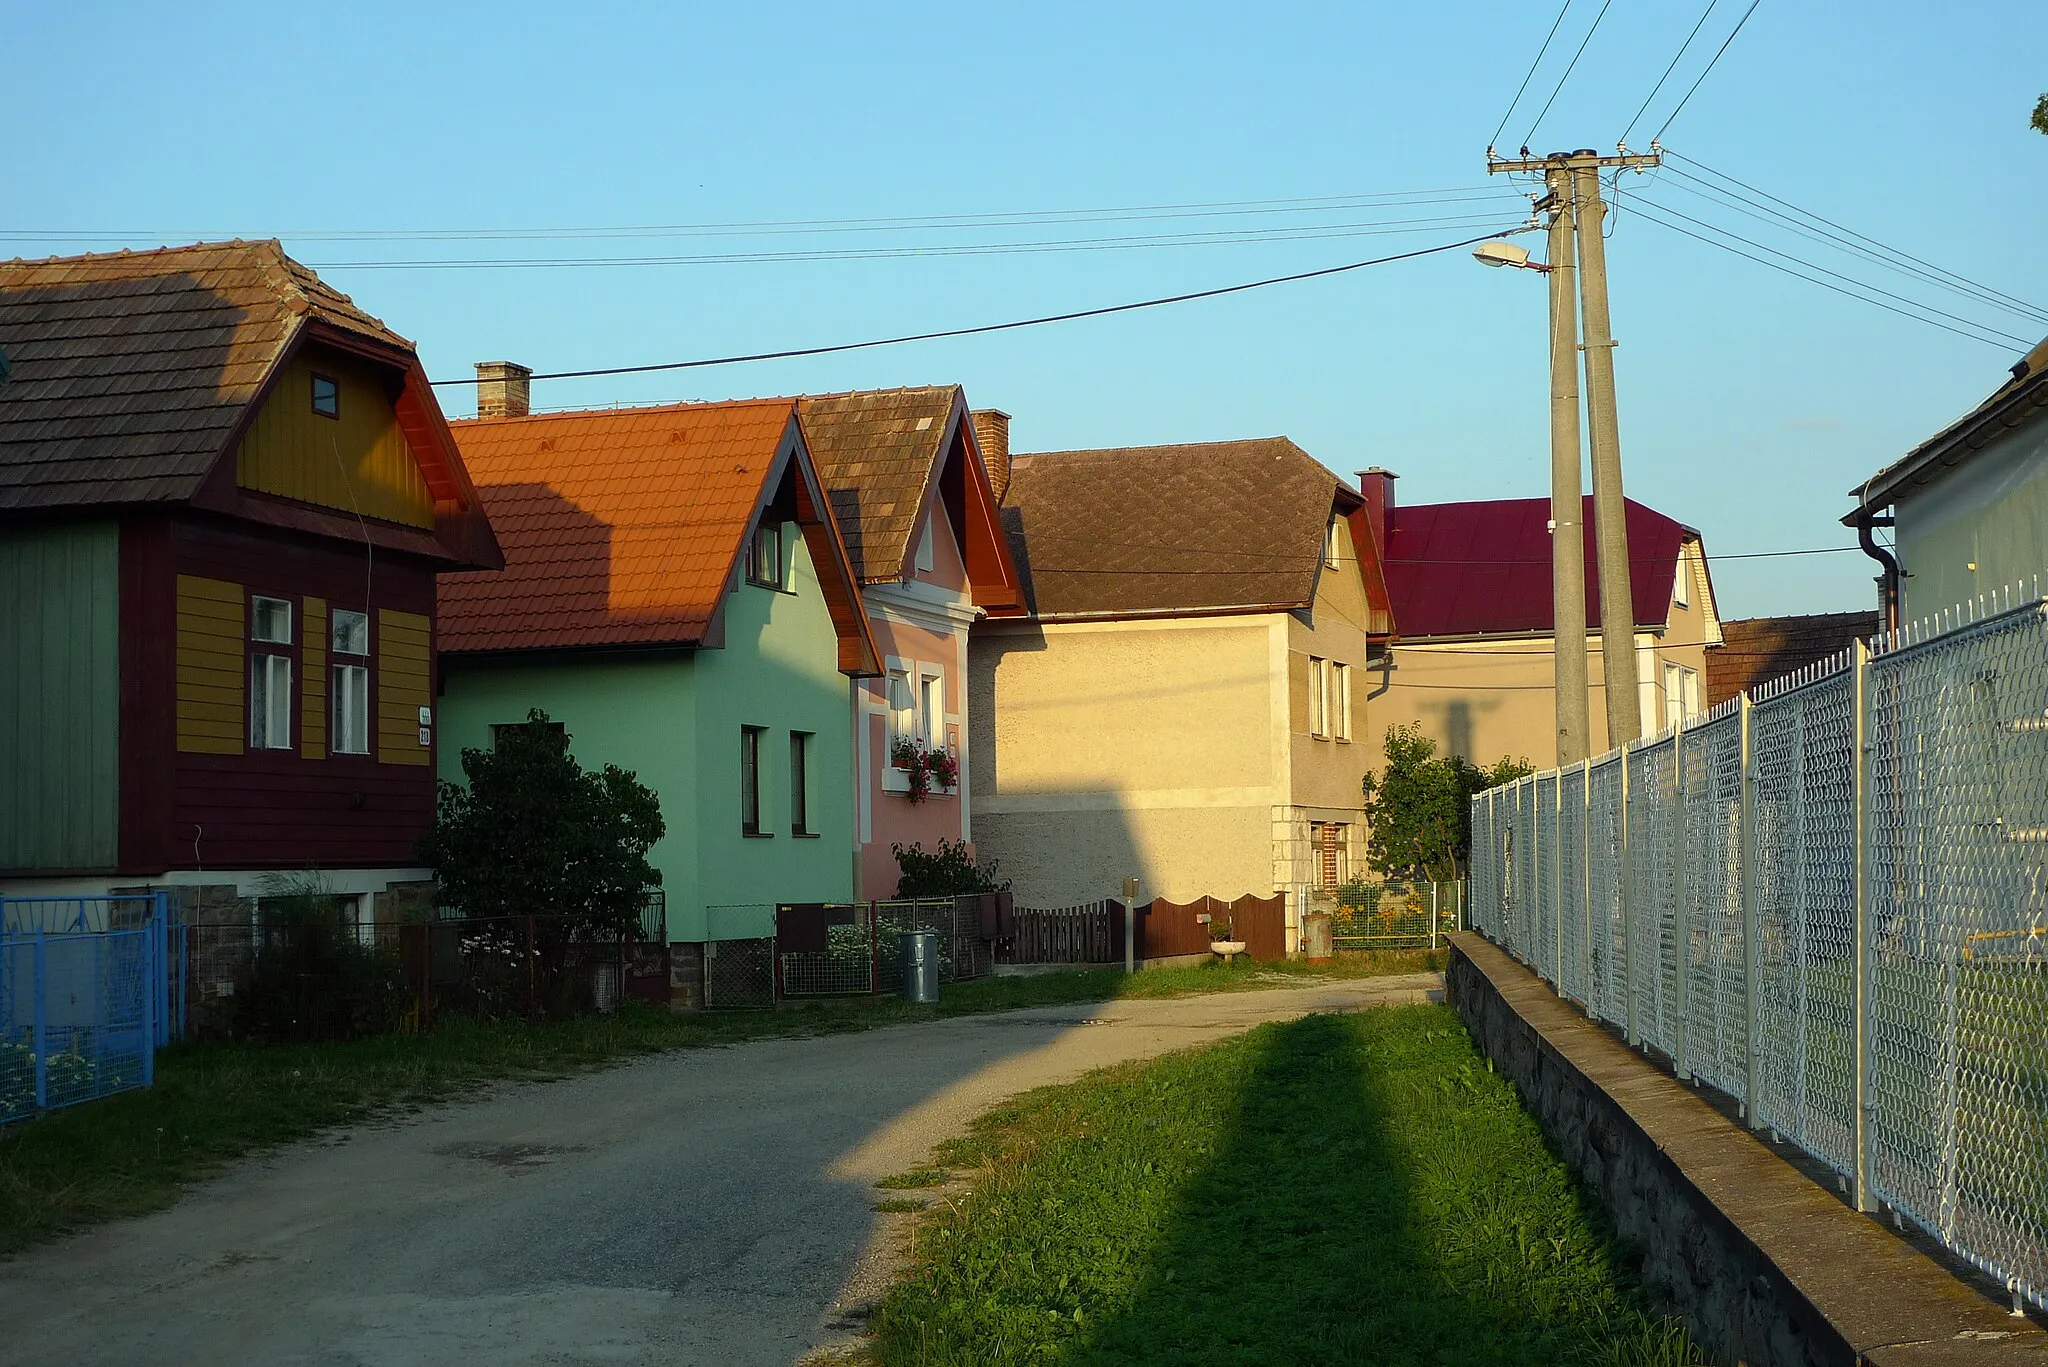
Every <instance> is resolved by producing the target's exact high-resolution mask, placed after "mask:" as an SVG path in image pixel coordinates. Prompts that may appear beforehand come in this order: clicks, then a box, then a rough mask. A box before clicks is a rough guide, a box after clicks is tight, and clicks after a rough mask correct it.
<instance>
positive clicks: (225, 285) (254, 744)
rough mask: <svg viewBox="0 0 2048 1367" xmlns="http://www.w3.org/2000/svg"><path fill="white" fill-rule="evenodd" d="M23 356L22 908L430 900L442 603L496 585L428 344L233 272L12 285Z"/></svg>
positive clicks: (14, 568)
mask: <svg viewBox="0 0 2048 1367" xmlns="http://www.w3.org/2000/svg"><path fill="white" fill-rule="evenodd" d="M0 352H4V353H5V356H6V365H5V367H4V368H0V373H4V374H5V375H6V376H7V378H6V379H5V380H4V381H0V602H4V603H5V604H6V605H7V606H6V610H5V611H4V612H0V754H4V755H5V760H4V762H0V889H4V890H7V891H11V892H16V893H19V892H24V891H53V892H91V891H104V890H106V889H107V888H109V887H114V886H135V885H146V884H147V885H157V886H174V887H182V888H189V889H200V888H204V889H210V890H213V891H214V892H216V893H219V894H221V895H226V896H236V897H247V896H254V895H258V894H260V892H261V890H262V887H263V886H264V884H265V881H266V877H274V876H275V875H276V874H277V873H278V872H279V871H284V870H305V869H318V870H320V871H321V876H322V877H323V878H325V879H327V880H328V884H329V886H330V887H331V889H332V890H333V891H335V892H336V893H340V894H354V895H356V896H359V897H361V898H362V899H364V904H365V908H366V909H367V908H368V906H369V902H370V899H371V898H372V897H373V896H374V895H376V894H378V893H383V892H387V891H388V890H389V889H390V888H392V887H393V886H394V885H398V884H417V883H418V882H419V881H420V880H422V879H424V878H425V877H426V876H427V875H426V871H425V870H423V869H420V868H418V867H416V859H415V857H414V853H413V847H414V843H415V842H416V841H417V840H418V838H419V837H420V835H421V834H423V833H424V832H425V831H426V830H427V829H428V827H429V825H430V823H431V821H432V817H433V809H434V779H435V763H434V759H435V740H434V737H435V726H434V715H433V708H434V682H435V680H434V673H435V662H434V654H433V638H434V611H435V577H436V576H437V575H439V574H441V573H443V572H446V571H451V570H471V569H495V568H498V567H499V566H500V565H501V564H502V558H501V556H500V555H499V551H498V546H497V542H496V541H495V539H494V538H493V536H492V533H491V529H490V526H489V524H488V522H487V521H486V520H485V517H484V513H483V509H482V506H481V505H480V503H479V502H478V499H477V496H476V493H475V490H474V489H473V488H472V487H471V485H470V482H469V478H468V476H467V475H466V474H465V473H464V470H463V466H462V461H461V457H460V455H459V454H458V451H457V448H456V445H455V442H454V439H453V438H452V437H451V436H450V434H449V431H448V426H447V423H446V421H445V420H444V418H443V417H442V414H441V410H440V407H439V405H438V404H437V403H436V401H435V398H434V394H433V391H432V389H430V388H429V387H428V384H427V379H426V376H425V374H424V372H423V371H422V370H421V368H420V363H419V361H418V359H417V357H416V356H415V355H414V352H413V348H412V345H411V343H409V342H407V341H406V340H405V339H404V338H402V337H400V336H398V335H397V334H396V333H393V332H392V331H390V330H389V329H388V328H386V327H385V326H384V325H383V324H382V323H380V322H378V321H377V320H376V319H375V318H372V317H370V316H369V315H368V314H366V313H364V312H362V311H361V310H360V309H358V308H356V307H355V306H354V305H353V304H352V303H351V302H350V301H349V299H348V298H347V297H346V296H344V295H342V294H340V293H338V292H336V291H335V290H333V289H331V288H329V287H328V286H326V285H324V284H322V283H321V281H320V280H319V279H318V278H317V277H316V276H314V274H313V273H312V272H311V271H309V270H307V269H306V268H304V267H303V266H300V265H299V264H297V263H296V262H294V261H292V260H291V259H290V258H289V257H287V256H286V255H285V254H284V252H283V250H282V249H281V248H280V247H279V246H278V244H277V243H275V242H231V243H212V244H202V245H199V246H192V247H182V248H174V249H167V250H163V251H155V252H147V253H140V254H134V253H128V252H122V253H118V254H106V255H91V256H78V257H65V258H56V259H51V260H45V261H14V262H8V263H4V264H0ZM199 900H202V901H203V900H204V899H203V898H200V899H199Z"/></svg>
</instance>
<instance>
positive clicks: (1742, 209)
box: [1666, 166, 2048, 323]
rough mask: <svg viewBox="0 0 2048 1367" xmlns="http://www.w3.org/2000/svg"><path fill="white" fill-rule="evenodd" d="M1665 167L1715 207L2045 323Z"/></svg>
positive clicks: (2015, 303)
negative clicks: (1729, 210) (1688, 182)
mask: <svg viewBox="0 0 2048 1367" xmlns="http://www.w3.org/2000/svg"><path fill="white" fill-rule="evenodd" d="M1666 169H1668V170H1669V171H1670V172H1671V174H1672V175H1674V176H1677V177H1679V179H1677V180H1674V181H1672V182H1670V184H1671V187H1672V188H1673V189H1676V190H1679V191H1682V192H1683V193H1685V194H1688V195H1692V196H1693V197H1694V198H1696V199H1703V200H1705V201H1706V202H1707V203H1709V204H1712V205H1714V206H1716V207H1717V208H1723V209H1733V210H1734V211H1735V212H1736V213H1739V214H1741V215H1743V216H1744V217H1745V218H1751V219H1755V220H1756V221H1757V222H1759V223H1762V224H1764V225H1765V226H1767V227H1772V228H1776V229H1779V230H1780V231H1782V232H1790V233H1795V234H1797V235H1798V236H1800V237H1804V238H1806V239H1807V240H1808V241H1810V242H1814V243H1817V244H1819V245H1821V246H1824V247H1832V248H1834V249H1835V250H1836V251H1840V252H1846V253H1848V254H1849V255H1852V256H1855V257H1857V258H1858V259H1859V260H1863V261H1867V262H1869V263H1870V264H1871V265H1873V266H1878V267H1880V268H1882V269H1884V270H1887V271H1890V272H1892V273H1893V274H1894V275H1900V276H1904V277H1906V278H1907V279H1911V280H1918V281H1920V282H1921V283H1922V284H1927V285H1932V286H1934V287H1935V288H1936V289H1940V290H1944V291H1946V292H1948V293H1950V294H1953V295H1955V296H1956V297H1957V298H1960V299H1968V300H1969V301H1970V302H1972V303H1975V304H1986V305H1989V306H1990V307H1992V308H1995V309H1998V310H2000V311H2001V312H2004V313H2010V314H2013V315H2015V316H2016V317H2020V318H2025V319H2027V320H2029V321H2030V322H2042V323H2048V309H2041V308H2036V307H2035V306H2034V305H2031V304H2028V303H2026V302H2024V301H2020V300H2013V299H2011V298H2010V297H2009V296H2005V295H2001V294H1999V293H1998V292H1997V291H1995V290H1991V289H1987V288H1982V287H1979V286H1977V285H1975V284H1971V283H1967V282H1966V283H1963V284H1958V283H1956V282H1955V281H1953V280H1951V279H1948V278H1946V273H1945V272H1943V271H1941V270H1940V268H1938V267H1935V268H1929V269H1926V270H1922V269H1921V268H1919V267H1918V266H1912V265H1908V264H1906V263H1905V262H1903V261H1899V260H1896V259H1894V258H1893V257H1890V256H1887V255H1885V254H1884V252H1882V251H1879V250H1876V249H1874V248H1871V247H1866V246H1864V245H1863V244H1862V243H1860V242H1857V241H1855V240H1854V239H1853V238H1850V237H1846V236H1843V235H1842V234H1840V233H1834V232H1830V231H1828V230H1827V229H1825V228H1817V227H1814V226H1813V225H1811V224H1809V223H1805V222H1802V221H1800V220H1799V219H1797V218H1795V217H1793V216H1792V215H1791V214H1788V213H1785V212H1783V211H1782V210H1778V209H1773V208H1771V207H1770V206H1769V205H1767V204H1759V203H1758V202H1756V201H1755V200H1752V199H1749V198H1746V197H1745V196H1742V195H1740V194H1737V193H1735V192H1733V191H1730V190H1726V189H1723V188H1722V187H1721V186H1719V185H1716V184H1714V183H1713V182H1712V181H1709V180H1705V179H1702V178H1701V177H1699V176H1695V175H1692V174H1690V173H1688V172H1686V171H1683V170H1681V169H1679V168H1678V167H1676V166H1672V167H1667V168H1666ZM1687 181H1690V182H1692V183H1691V184H1686V183H1685V182H1687Z"/></svg>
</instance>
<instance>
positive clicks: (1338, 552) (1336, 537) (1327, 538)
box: [1323, 517, 1344, 570]
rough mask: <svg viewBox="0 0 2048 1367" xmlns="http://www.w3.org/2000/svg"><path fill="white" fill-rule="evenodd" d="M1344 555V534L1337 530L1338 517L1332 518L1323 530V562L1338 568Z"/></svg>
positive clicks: (1332, 567)
mask: <svg viewBox="0 0 2048 1367" xmlns="http://www.w3.org/2000/svg"><path fill="white" fill-rule="evenodd" d="M1343 556H1344V534H1343V533H1342V532H1340V531H1338V530H1337V519H1336V518H1334V517H1333V518H1331V519H1330V525H1329V527H1328V528H1326V529H1325V530H1324V532H1323V563H1324V564H1325V565H1328V566H1329V567H1330V568H1331V569H1333V570H1334V569H1336V568H1337V566H1338V564H1339V563H1340V562H1341V561H1342V560H1343Z"/></svg>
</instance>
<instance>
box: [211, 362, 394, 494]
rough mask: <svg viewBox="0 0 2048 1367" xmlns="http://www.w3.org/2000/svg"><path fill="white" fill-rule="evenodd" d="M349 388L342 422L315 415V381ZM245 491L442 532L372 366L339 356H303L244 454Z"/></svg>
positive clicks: (240, 460)
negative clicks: (319, 379)
mask: <svg viewBox="0 0 2048 1367" xmlns="http://www.w3.org/2000/svg"><path fill="white" fill-rule="evenodd" d="M315 375H321V376H325V377H326V378H328V379H331V380H333V381H335V382H336V383H337V384H338V385H340V387H341V405H340V416H339V417H335V418H328V417H323V416H321V415H320V414H318V413H315V412H314V411H313V377H314V376H315ZM235 479H236V482H237V483H239V484H240V485H241V486H242V487H243V488H245V489H257V490H261V491H262V492H264V493H267V494H278V495H281V496H283V497H285V498H293V499H298V500H299V501H300V502H303V503H317V504H319V505H320V506H321V507H323V508H334V509H337V510H339V511H341V512H345V513H359V514H361V515H362V516H363V517H374V518H380V519H382V520H384V521H386V522H401V523H404V524H406V525H407V526H411V527H429V528H430V527H432V526H433V525H434V499H433V496H432V495H431V494H429V493H428V492H427V482H426V480H425V478H424V477H422V476H421V474H420V468H419V463H418V462H417V461H415V460H414V459H413V455H412V449H411V448H410V447H409V446H407V445H406V441H405V434H404V433H403V432H401V431H400V430H399V426H398V418H397V415H396V414H395V413H393V411H392V408H391V400H390V398H389V397H388V395H387V393H386V391H385V388H384V386H383V384H382V383H381V382H380V381H379V380H378V379H377V377H376V373H375V372H374V371H373V370H372V369H371V367H369V366H367V365H364V364H363V363H361V362H359V361H356V360H354V359H352V358H350V357H346V356H340V355H334V354H331V353H314V354H310V355H309V354H306V353H301V354H300V355H299V356H298V357H297V358H296V359H295V360H293V361H292V363H291V364H290V365H288V366H287V367H285V372H284V374H283V375H281V376H279V377H278V381H277V384H276V385H275V386H274V387H273V388H272V389H271V391H270V397H269V398H267V399H265V400H264V401H263V407H262V408H261V409H260V410H258V412H257V414H256V417H255V419H254V420H253V421H252V422H251V423H250V424H249V430H248V433H247V434H246V435H244V436H243V438H242V446H241V450H240V451H239V452H238V453H237V455H236V462H235Z"/></svg>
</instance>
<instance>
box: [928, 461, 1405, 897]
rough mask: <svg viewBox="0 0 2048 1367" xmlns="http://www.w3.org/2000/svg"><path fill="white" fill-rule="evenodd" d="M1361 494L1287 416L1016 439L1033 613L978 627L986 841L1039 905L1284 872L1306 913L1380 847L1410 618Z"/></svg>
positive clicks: (1224, 893)
mask: <svg viewBox="0 0 2048 1367" xmlns="http://www.w3.org/2000/svg"><path fill="white" fill-rule="evenodd" d="M1362 512H1363V505H1362V503H1361V501H1360V499H1359V497H1358V495H1357V494H1356V493H1355V492H1354V491H1353V490H1351V489H1350V488H1348V487H1346V486H1345V485H1344V484H1343V483H1341V482H1340V481H1339V480H1338V479H1337V477H1336V476H1335V475H1333V474H1331V473H1330V472H1329V471H1328V470H1326V469H1325V468H1323V467H1322V466H1321V465H1319V464H1317V463H1316V462H1315V461H1314V460H1313V459H1312V458H1310V456H1309V455H1308V453H1307V452H1305V451H1303V450H1302V449H1301V448H1300V447H1298V446H1296V445H1295V444H1294V443H1293V442H1291V441H1289V440H1287V439H1286V438H1284V437H1273V438H1266V439H1262V440H1256V441H1232V442H1213V443H1208V444H1204V445H1194V446H1158V447H1140V448H1133V449H1124V450H1106V451H1062V452H1053V453H1048V454H1041V455H1028V456H1017V457H1015V459H1014V460H1013V462H1012V467H1011V478H1010V484H1009V488H1008V490H1007V493H1006V497H1005V499H1004V505H1003V521H1004V529H1005V531H1006V533H1007V535H1008V537H1009V540H1010V548H1011V553H1012V555H1013V557H1014V558H1015V560H1016V563H1017V565H1018V569H1019V572H1020V574H1021V575H1022V578H1023V582H1024V587H1025V593H1026V597H1027V599H1028V600H1029V603H1030V613H1029V615H1028V616H1027V617H1025V618H1024V619H1022V620H1017V621H1007V622H1006V621H994V620H990V621H985V622H982V623H980V624H978V625H977V626H976V627H975V628H974V631H973V634H972V636H971V639H970V649H969V665H970V667H969V683H970V698H969V706H968V716H969V719H970V729H971V730H972V731H973V737H972V742H971V744H972V749H973V751H974V754H975V756H976V759H975V766H974V768H973V770H972V773H971V775H970V783H971V786H972V795H973V804H974V812H975V843H976V847H977V850H978V852H979V853H980V855H981V857H982V858H983V859H984V860H986V859H989V858H995V859H997V860H999V861H1000V862H1001V871H1002V873H1003V875H1004V876H1007V877H1009V878H1011V879H1012V880H1013V881H1014V887H1015V891H1016V894H1017V899H1018V902H1019V904H1020V905H1028V906H1062V905H1071V904H1074V903H1079V902H1083V901H1089V900H1093V899H1097V898H1101V897H1105V896H1112V895H1115V894H1116V893H1117V892H1118V890H1119V889H1120V887H1121V886H1122V883H1123V880H1124V879H1125V878H1126V877H1130V876H1136V877H1137V878H1138V879H1139V880H1140V882H1141V884H1142V888H1143V893H1142V895H1144V896H1146V897H1153V896H1162V897H1167V898H1171V899H1174V900H1177V901H1185V900H1191V899H1193V898H1196V897H1200V896H1204V895H1208V896H1214V897H1218V898H1224V899H1229V898H1234V897H1237V896H1239V895H1241V894H1245V893H1251V894H1255V895H1259V896H1267V895H1270V894H1272V893H1274V892H1276V891H1285V892H1288V893H1290V894H1292V895H1291V896H1290V898H1289V919H1290V934H1292V923H1293V919H1294V917H1295V916H1296V915H1297V914H1298V912H1299V908H1300V905H1301V902H1302V899H1303V898H1304V897H1307V896H1309V895H1311V894H1312V893H1314V892H1315V891H1316V890H1318V889H1324V888H1332V887H1334V886H1335V885H1336V884H1337V883H1338V882H1339V881H1341V880H1342V879H1344V878H1345V877H1347V876H1348V875H1349V874H1350V873H1351V872H1352V870H1354V869H1356V868H1359V867H1361V866H1362V863H1361V851H1362V847H1363V842H1362V839H1361V836H1360V821H1361V817H1362V813H1361V811H1360V780H1361V779H1362V778H1363V776H1364V774H1365V769H1366V763H1367V751H1368V747H1367V746H1366V745H1365V744H1363V741H1364V739H1365V737H1366V736H1367V734H1368V731H1369V727H1368V726H1367V723H1366V705H1365V694H1366V691H1367V685H1366V680H1367V677H1368V675H1369V674H1370V673H1371V670H1372V665H1373V659H1374V656H1375V654H1376V652H1377V651H1378V650H1379V649H1380V648H1381V646H1382V644H1383V643H1384V641H1385V640H1386V638H1387V636H1388V634H1389V632H1390V629H1391V621H1390V618H1389V615H1388V612H1387V607H1386V599H1385V586H1384V583H1383V581H1382V580H1381V579H1380V576H1379V563H1378V554H1377V551H1376V550H1375V549H1374V548H1373V546H1372V544H1371V540H1370V538H1371V529H1370V527H1369V526H1368V525H1367V523H1366V521H1365V520H1364V518H1363V516H1362ZM1361 546H1363V550H1362V551H1361V549H1360V548H1361Z"/></svg>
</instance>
